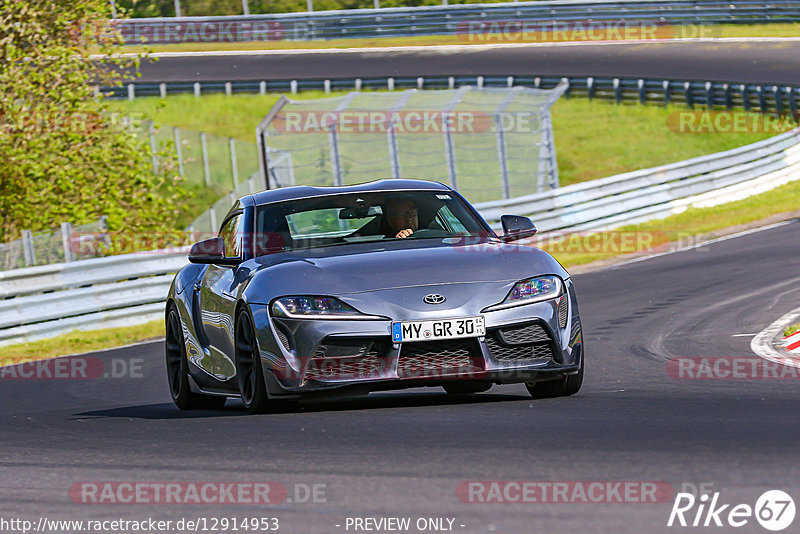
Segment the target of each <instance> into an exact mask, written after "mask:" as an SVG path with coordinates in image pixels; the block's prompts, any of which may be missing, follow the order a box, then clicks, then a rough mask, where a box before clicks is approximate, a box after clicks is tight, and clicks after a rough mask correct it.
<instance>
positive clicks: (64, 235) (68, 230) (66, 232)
mask: <svg viewBox="0 0 800 534" xmlns="http://www.w3.org/2000/svg"><path fill="white" fill-rule="evenodd" d="M71 236H72V225H71V224H70V223H68V222H65V223H61V246H63V247H64V261H65V262H66V261H74V260H75V258H74V257H73V255H72V248H71V247H70V243H69V238H70V237H71ZM79 242H80V241H79Z"/></svg>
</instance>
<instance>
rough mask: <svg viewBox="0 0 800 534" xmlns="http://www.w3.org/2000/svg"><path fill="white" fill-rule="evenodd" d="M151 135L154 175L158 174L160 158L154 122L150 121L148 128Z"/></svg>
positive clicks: (151, 157) (151, 156)
mask: <svg viewBox="0 0 800 534" xmlns="http://www.w3.org/2000/svg"><path fill="white" fill-rule="evenodd" d="M148 133H149V134H150V159H151V160H152V163H153V174H158V158H157V157H156V134H155V131H154V127H153V121H150V127H149V128H148Z"/></svg>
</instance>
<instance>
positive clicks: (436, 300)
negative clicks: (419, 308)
mask: <svg viewBox="0 0 800 534" xmlns="http://www.w3.org/2000/svg"><path fill="white" fill-rule="evenodd" d="M422 300H423V302H425V303H426V304H441V303H442V302H444V301H445V300H447V299H446V298H444V295H439V294H438V293H431V294H430V295H425V296H424V297H422Z"/></svg>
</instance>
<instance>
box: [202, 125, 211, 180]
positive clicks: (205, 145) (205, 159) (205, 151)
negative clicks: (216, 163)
mask: <svg viewBox="0 0 800 534" xmlns="http://www.w3.org/2000/svg"><path fill="white" fill-rule="evenodd" d="M200 147H201V148H202V150H203V173H204V174H205V178H206V185H211V170H210V169H209V168H208V141H207V139H206V133H205V132H200Z"/></svg>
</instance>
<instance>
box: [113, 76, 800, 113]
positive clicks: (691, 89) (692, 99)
mask: <svg viewBox="0 0 800 534" xmlns="http://www.w3.org/2000/svg"><path fill="white" fill-rule="evenodd" d="M563 79H564V78H562V77H555V76H426V77H422V76H420V77H399V78H339V79H317V80H270V81H265V80H246V81H236V82H193V83H192V82H187V83H180V82H173V83H160V84H157V83H132V84H128V85H127V86H123V87H104V88H102V89H101V90H102V91H103V92H106V93H110V94H111V96H112V97H116V98H128V99H130V100H133V99H134V98H136V97H145V96H162V97H163V96H166V95H172V94H180V93H193V94H195V95H196V96H200V95H202V94H206V93H225V94H229V95H232V94H247V93H251V94H252V93H257V94H266V93H268V92H276V93H297V92H300V91H324V92H326V93H330V92H331V91H349V90H352V89H355V90H356V91H361V90H386V89H388V90H395V89H397V90H399V89H410V88H416V89H453V88H457V87H462V86H465V85H474V86H477V87H479V88H480V87H512V86H523V87H534V88H542V89H552V88H554V87H555V86H556V85H558V83H559V82H560V81H561V80H563ZM566 79H567V81H568V82H569V89H568V90H567V92H566V93H565V95H564V96H565V97H566V98H569V97H570V96H581V97H587V98H589V99H595V98H596V99H601V100H613V101H615V102H616V103H618V104H621V103H625V102H638V103H640V104H647V103H656V104H685V105H687V106H689V107H690V108H693V107H695V106H705V107H709V108H726V109H733V108H740V109H744V110H745V111H749V110H753V111H760V112H773V111H774V112H777V113H787V112H791V113H793V114H794V113H797V110H798V101H800V87H798V86H793V85H774V84H744V83H738V82H727V83H724V82H709V81H697V80H663V79H660V80H659V79H649V78H611V77H569V78H566Z"/></svg>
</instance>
